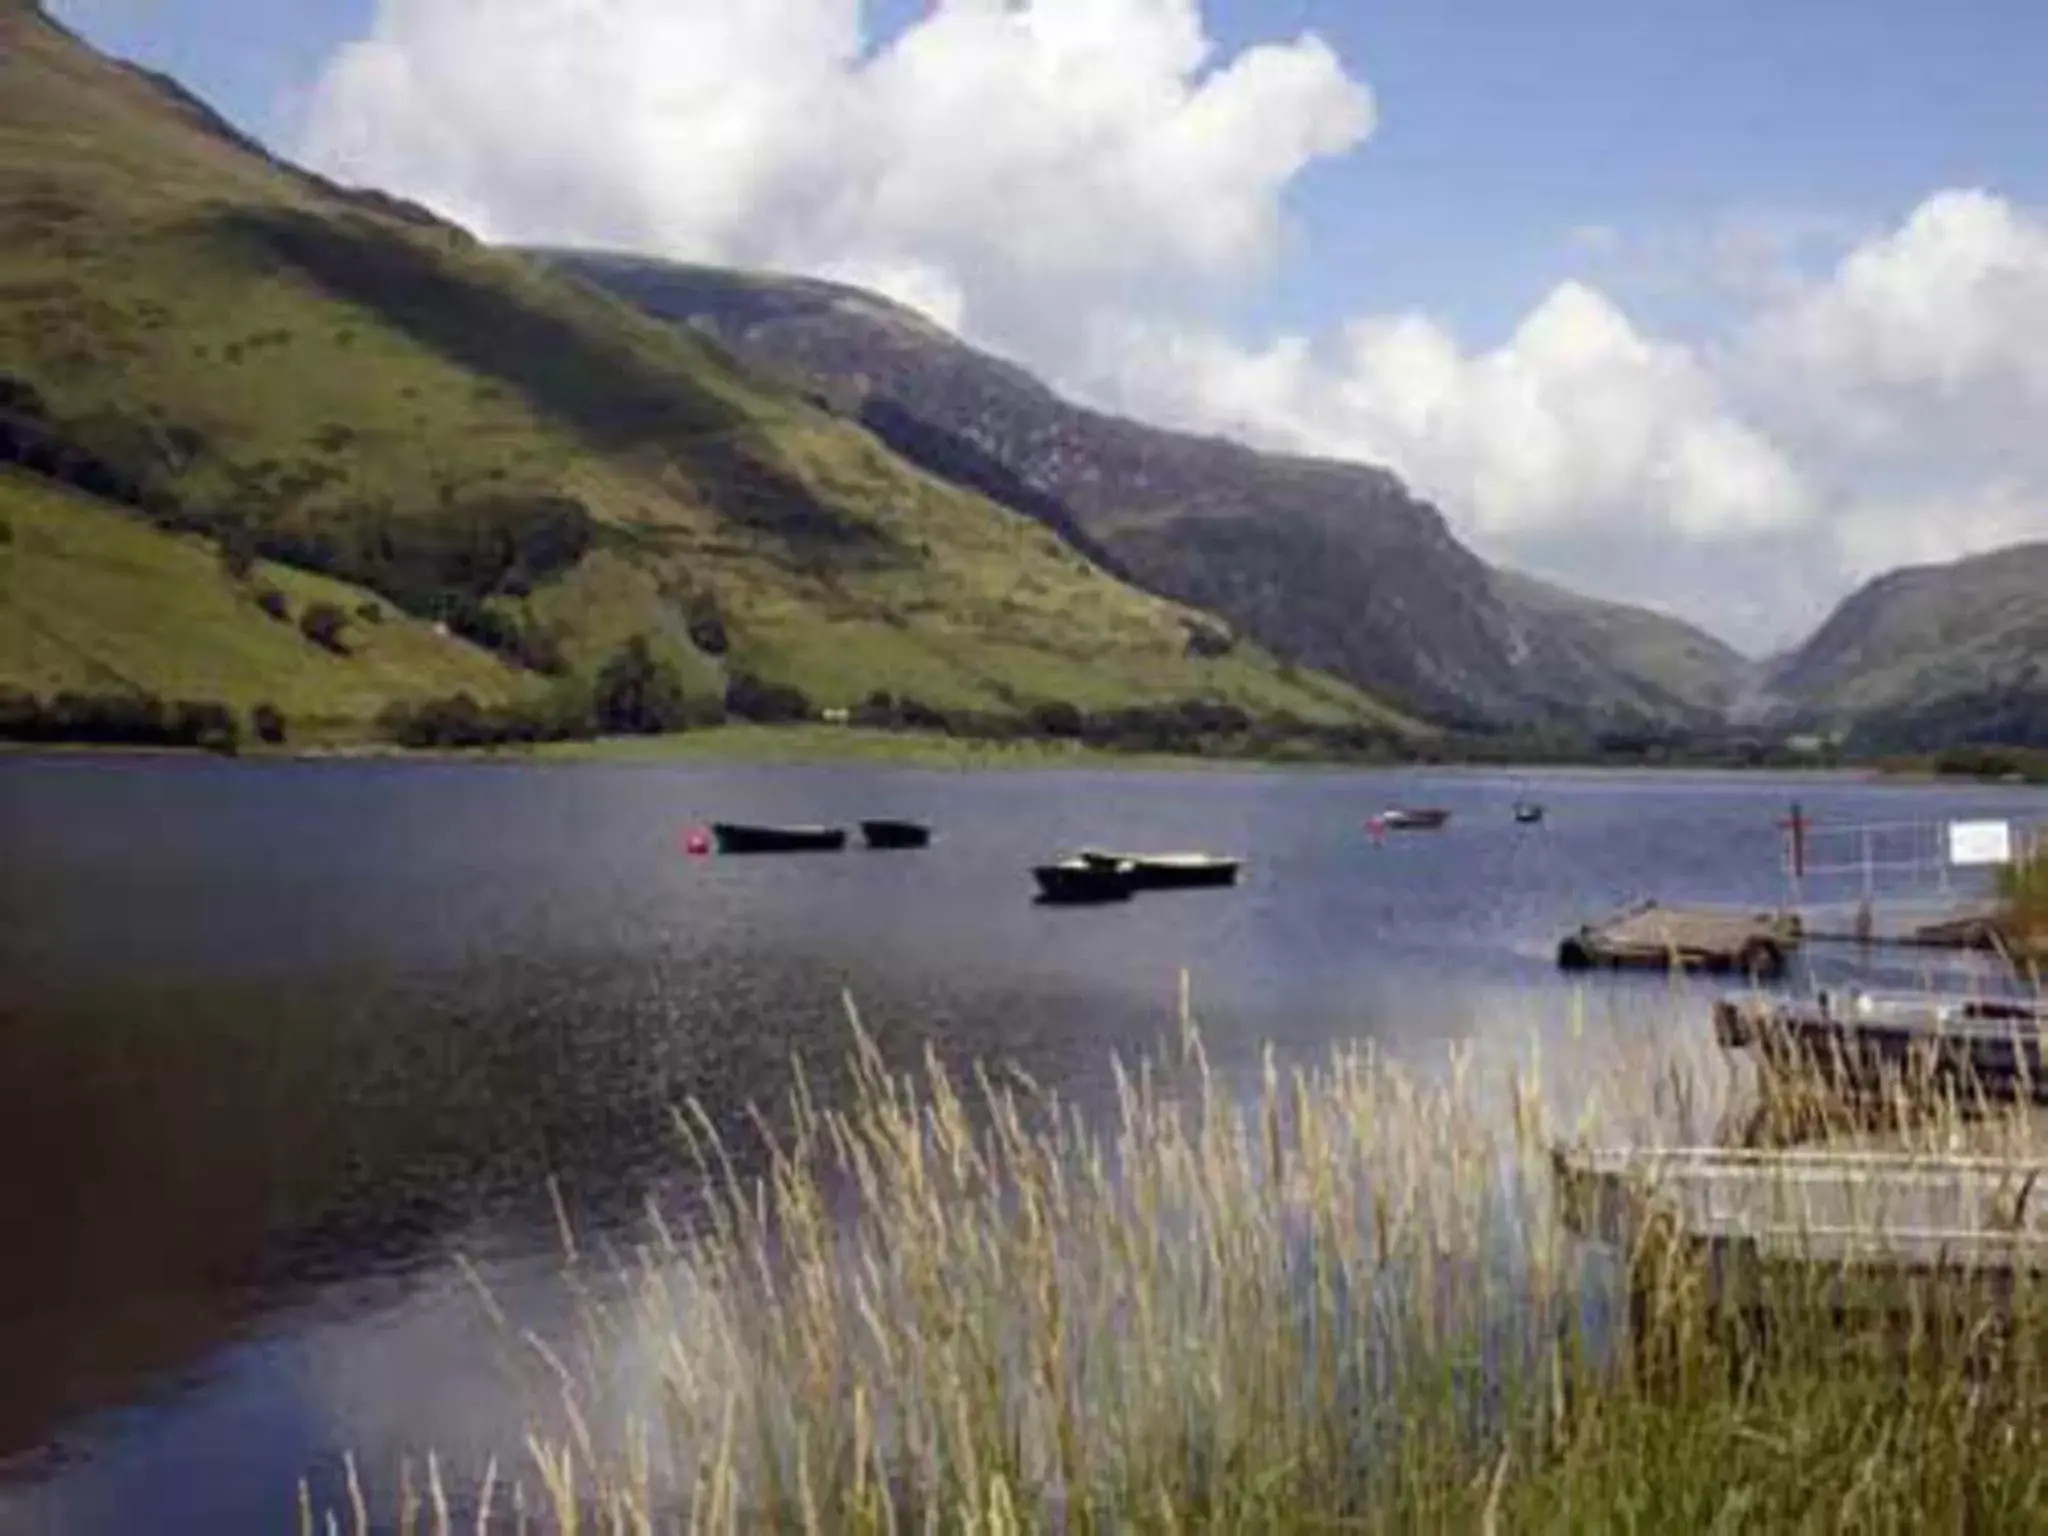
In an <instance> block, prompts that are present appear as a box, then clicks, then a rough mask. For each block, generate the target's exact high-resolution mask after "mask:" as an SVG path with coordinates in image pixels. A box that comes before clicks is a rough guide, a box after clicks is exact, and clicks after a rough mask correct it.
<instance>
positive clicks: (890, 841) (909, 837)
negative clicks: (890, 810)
mask: <svg viewBox="0 0 2048 1536" xmlns="http://www.w3.org/2000/svg"><path fill="white" fill-rule="evenodd" d="M860 835H861V836H862V837H863V838H864V839H866V841H867V845H868V847H870V848H872V849H876V850H879V851H884V852H903V851H907V850H910V849H915V848H929V847H930V846H931V842H932V830H931V828H930V827H925V826H920V825H918V824H917V823H916V822H914V821H864V822H862V823H861V824H860Z"/></svg>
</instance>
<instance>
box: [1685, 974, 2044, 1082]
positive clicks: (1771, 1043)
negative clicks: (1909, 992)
mask: <svg viewBox="0 0 2048 1536" xmlns="http://www.w3.org/2000/svg"><path fill="white" fill-rule="evenodd" d="M1714 1034H1715V1038H1716V1039H1717V1040H1718V1041H1719V1042H1720V1043H1721V1045H1722V1046H1723V1047H1725V1048H1727V1049H1729V1050H1746V1051H1750V1052H1752V1053H1753V1054H1754V1055H1755V1056H1756V1057H1757V1058H1758V1060H1759V1061H1760V1062H1762V1063H1763V1064H1764V1066H1765V1067H1766V1068H1768V1069H1770V1070H1773V1071H1775V1072H1778V1073H1780V1074H1781V1075H1784V1076H1786V1077H1788V1078H1794V1079H1801V1080H1813V1081H1816V1082H1818V1083H1820V1084H1823V1085H1825V1086H1828V1087H1830V1088H1832V1089H1835V1090H1845V1091H1848V1092H1851V1093H1869V1092H1872V1091H1882V1090H1885V1089H1886V1088H1888V1087H1889V1086H1891V1085H1900V1086H1904V1087H1908V1088H1911V1087H1917V1086H1923V1085H1924V1086H1933V1087H1936V1088H1953V1089H1955V1090H1956V1091H1958V1092H1959V1093H1961V1094H1963V1095H1964V1096H1967V1097H1974V1096H1976V1095H1978V1094H1982V1095H1984V1096H1985V1097H1987V1098H1990V1099H1994V1100H1999V1101H2003V1102H2012V1101H2018V1100H2027V1099H2031V1100H2032V1101H2033V1102H2035V1103H2040V1104H2048V1002H2040V1001H2030V1000H2026V999H1998V998H1965V999H1941V998H1930V997H1897V998H1887V997H1874V996H1870V995H1868V994H1859V995H1856V996H1853V997H1848V998H1837V997H1835V996H1832V995H1830V994H1826V993H1823V994H1821V995H1819V996H1817V997H1815V998H1814V999H1812V1000H1810V1001H1805V1000H1791V999H1771V998H1726V999H1723V1000H1722V1001H1721V1002H1720V1003H1718V1004H1717V1005H1716V1006H1715V1009H1714Z"/></svg>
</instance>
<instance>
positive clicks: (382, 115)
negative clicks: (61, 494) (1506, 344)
mask: <svg viewBox="0 0 2048 1536" xmlns="http://www.w3.org/2000/svg"><path fill="white" fill-rule="evenodd" d="M1372 125H1373V107H1372V99H1371V96H1370V95H1369V93H1368V92H1367V90H1366V89H1365V87H1364V86H1363V85H1362V84H1360V83H1359V82H1357V81H1355V80H1354V79H1352V78H1351V77H1350V76H1349V75H1347V73H1346V72H1345V70H1344V68H1343V66H1342V64H1341V63H1340V61H1339V60H1338V59H1337V57H1336V55H1335V54H1334V53H1333V52H1332V51H1331V50H1330V49H1329V48H1328V47H1327V46H1326V45H1325V44H1324V43H1323V42H1321V41H1320V40H1319V39H1317V38H1316V37H1314V36H1312V35H1311V36H1303V37H1301V38H1298V39H1293V40H1288V41H1280V42H1274V43H1268V44H1263V45H1260V46H1256V47H1252V48H1249V49H1246V50H1244V51H1242V52H1239V53H1237V54H1235V55H1230V56H1224V55H1222V54H1221V53H1220V52H1219V50H1218V49H1217V48H1216V46H1215V45H1214V43H1213V42H1212V41H1211V40H1210V38H1209V37H1208V35H1207V34H1206V31H1205V29H1204V27H1203V24H1202V17H1201V14H1200V11H1199V9H1198V6H1197V4H1196V0H1024V3H1016V0H938V3H937V4H936V5H934V6H933V7H932V9H931V10H930V12H929V13H928V14H927V15H926V16H925V17H924V18H923V19H922V20H920V21H918V22H916V23H914V24H913V25H911V26H909V27H908V28H906V29H904V30H903V31H901V32H900V33H898V34H897V35H895V36H894V37H892V38H890V39H888V40H887V41H885V42H880V43H877V42H875V41H873V40H871V39H870V38H869V37H867V35H866V34H865V31H864V25H863V20H862V11H861V8H860V6H859V5H858V4H856V3H853V0H746V3H745V4H736V3H734V0H519V3H516V4H514V3H509V0H381V3H380V4H379V5H378V7H377V12H376V19H375V22H374V25H373V27H372V29H371V32H370V35H369V36H368V37H367V38H365V39H364V40H363V41H361V42H359V43H356V44H354V45H352V46H351V47H350V48H348V49H347V50H346V51H345V52H344V53H343V54H342V55H341V56H340V57H339V58H337V59H336V60H335V61H334V63H333V65H332V66H331V68H330V69H329V70H328V71H327V73H326V76H325V78H324V80H323V81H322V83H321V85H320V87H319V89H318V91H317V92H316V93H315V98H314V103H313V106H312V110H311V113H310V117H309V120H308V127H307V139H306V148H307V151H308V154H309V156H310V158H311V159H312V160H313V161H314V162H315V163H316V164H318V165H320V166H322V167H323V168H325V169H327V170H329V171H332V172H334V173H336V174H339V175H342V176H345V177H348V178H351V179H354V180H359V181H364V182H371V183H375V184H378V185H383V186H390V187H396V188H398V189H400V190H404V191H407V192H410V193H413V194H414V195H417V196H420V197H423V198H424V199H426V200H428V201H430V202H432V203H434V204H435V205H436V206H439V207H441V208H443V209H445V210H446V211H448V212H449V213H450V214H452V215H453V216H455V217H458V218H461V219H463V220H464V221H465V222H467V223H469V224H471V225H472V226H473V227H475V228H477V229H478V230H479V231H480V232H481V233H484V234H486V235H487V236H490V237H493V238H497V239H504V240H518V241H530V242H542V243H566V244H579V245H611V246H623V247H630V248H634V249H639V250H648V251H658V252H664V253H667V254H671V255H680V256H690V257H696V258H701V259H705V260H714V261H726V262H733V263H742V264H752V265H761V266H774V267H782V268H789V269H794V270H801V271H805V272H812V273H820V274H830V275H838V276H847V277H857V278H861V279H864V280H865V281H867V282H869V283H871V284H874V285H877V286H880V287H882V288H883V289H884V290H885V291H888V292H889V293H891V294H892V296H895V297H899V298H902V299H904V300H906V301H908V302H912V303H915V304H919V305H921V306H926V307H929V308H933V309H935V310H937V311H938V313H937V314H935V315H934V318H937V319H941V320H948V321H954V322H957V323H962V324H966V325H968V326H969V327H971V328H972V329H973V330H974V331H975V332H976V333H977V334H979V335H982V336H986V337H992V338H995V339H1000V340H1003V341H1006V342H1009V343H1011V344H1013V345H1017V346H1020V347H1024V348H1026V349H1030V348H1031V347H1032V346H1033V344H1034V343H1042V342H1043V341H1044V332H1045V330H1046V328H1047V326H1048V325H1050V324H1053V323H1056V322H1057V318H1058V317H1061V316H1063V315H1065V314H1068V313H1071V312H1072V311H1073V309H1074V308H1075V306H1076V305H1077V304H1079V305H1082V306H1083V307H1088V306H1094V305H1098V304H1101V303H1104V302H1107V301H1110V300H1113V299H1116V298H1118V297H1119V296H1125V295H1131V294H1135V293H1138V292H1141V291H1150V292H1157V291H1159V290H1161V289H1172V288H1174V287H1175V286H1176V285H1186V286H1187V287H1189V288H1199V287H1200V286H1202V285H1204V284H1207V283H1213V282H1215V281H1218V280H1222V279H1232V278H1239V277H1242V276H1244V275H1245V274H1246V273H1248V272H1251V271H1254V270H1256V269H1257V268H1258V267H1259V266H1260V265H1261V264H1262V263H1263V262H1264V261H1265V260H1266V259H1267V258H1268V256H1269V255H1270V253H1271V252H1272V250H1273V249H1274V247H1275V245H1276V242H1277V241H1278V239H1279V237H1280V232H1281V196H1282V193H1283V191H1284V190H1285V188H1286V187H1287V185H1288V184H1289V183H1290V182H1291V181H1292V180H1293V179H1294V177H1295V176H1296V175H1297V173H1299V172H1300V171H1301V169H1302V168H1303V167H1304V166H1305V165H1307V164H1309V163H1310V162H1311V161H1314V160H1316V159H1318V158H1320V157H1323V156H1328V155H1332V154H1336V153H1339V152H1342V151H1344V150H1347V149H1349V148H1351V147H1353V146H1355V145H1356V144H1358V143H1359V142H1361V141H1362V140H1363V139H1364V138H1365V137H1366V136H1367V135H1368V134H1369V133H1370V131H1371V129H1372ZM1039 349H1040V350H1043V348H1042V347H1040V348H1039Z"/></svg>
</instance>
